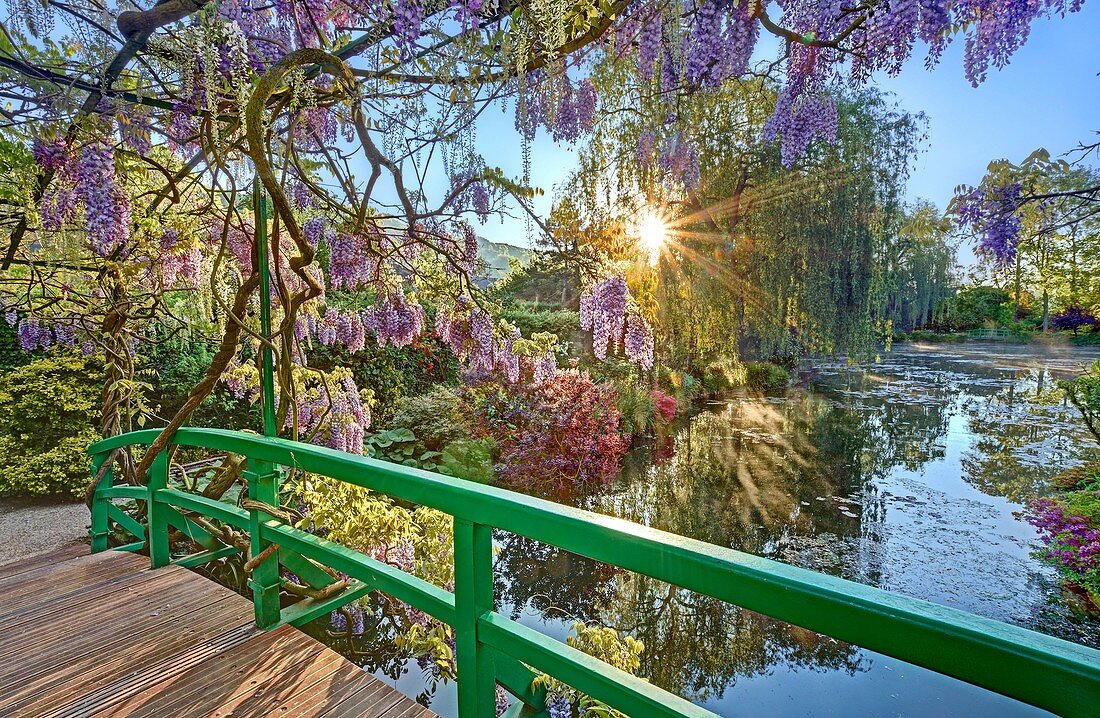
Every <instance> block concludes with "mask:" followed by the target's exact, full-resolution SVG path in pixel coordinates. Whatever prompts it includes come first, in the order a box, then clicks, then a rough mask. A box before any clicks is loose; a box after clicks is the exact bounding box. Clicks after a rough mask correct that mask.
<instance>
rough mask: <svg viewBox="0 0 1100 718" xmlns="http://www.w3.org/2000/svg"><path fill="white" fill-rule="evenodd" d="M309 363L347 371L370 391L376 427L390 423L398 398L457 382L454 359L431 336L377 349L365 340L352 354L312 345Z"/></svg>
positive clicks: (456, 365)
mask: <svg viewBox="0 0 1100 718" xmlns="http://www.w3.org/2000/svg"><path fill="white" fill-rule="evenodd" d="M310 360H311V363H312V364H314V365H315V366H317V367H318V368H319V369H325V370H329V369H332V368H333V367H337V366H344V367H347V368H349V369H351V371H352V375H353V376H354V378H355V384H356V386H358V387H360V388H363V389H370V390H371V391H373V392H374V402H375V403H374V404H373V405H372V406H371V411H372V413H373V415H374V420H375V421H376V422H378V424H379V425H385V424H390V423H391V419H392V418H393V413H394V411H395V409H396V406H397V401H398V400H399V399H401V397H404V396H417V395H419V394H424V393H426V392H429V391H431V390H432V389H433V388H435V387H437V386H448V385H454V384H455V383H457V382H458V359H457V358H456V357H455V355H454V353H453V352H451V350H450V349H448V348H447V347H446V346H444V345H443V343H442V342H440V341H439V340H438V339H436V338H434V337H421V338H420V339H417V340H416V341H415V342H413V343H412V344H410V345H409V346H407V347H400V348H398V347H393V346H389V345H387V346H384V347H379V346H378V344H377V343H376V342H375V341H374V339H373V338H372V337H368V339H367V343H366V346H365V347H364V348H363V349H362V350H361V351H358V352H355V353H354V354H353V353H351V352H349V351H348V350H347V349H345V348H344V347H343V346H340V345H333V346H329V347H325V346H314V348H313V349H312V350H311V351H310Z"/></svg>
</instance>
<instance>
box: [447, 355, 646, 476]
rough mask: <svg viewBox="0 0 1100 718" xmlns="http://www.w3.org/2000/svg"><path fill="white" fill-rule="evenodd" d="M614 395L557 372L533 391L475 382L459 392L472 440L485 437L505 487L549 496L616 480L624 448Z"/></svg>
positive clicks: (583, 379) (570, 373) (578, 374)
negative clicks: (493, 448)
mask: <svg viewBox="0 0 1100 718" xmlns="http://www.w3.org/2000/svg"><path fill="white" fill-rule="evenodd" d="M615 394H616V392H615V388H614V387H613V386H611V385H609V384H596V383H595V382H593V381H592V379H591V378H590V377H589V376H588V374H585V373H582V372H578V371H568V370H561V371H557V372H555V373H554V375H553V376H552V377H551V378H549V379H547V380H546V381H542V382H540V383H537V384H534V383H532V384H524V385H520V386H515V385H512V386H506V385H503V384H501V383H498V382H495V381H487V382H482V383H480V384H475V385H471V386H469V387H467V388H466V389H465V390H464V391H463V402H464V404H466V406H467V408H468V412H467V413H468V415H469V416H470V417H471V421H472V422H473V423H474V427H475V433H477V434H479V435H480V436H488V437H492V438H493V439H494V440H495V441H496V446H497V464H496V470H497V474H498V476H499V477H500V479H501V480H502V481H503V482H505V483H506V484H507V485H509V486H512V487H514V488H520V489H534V490H538V491H543V492H547V493H549V494H551V495H559V494H563V493H567V492H569V491H571V490H573V489H576V488H582V487H585V486H591V485H598V484H605V483H609V482H611V481H613V480H614V479H615V477H616V476H618V473H619V468H620V462H621V460H622V457H623V454H625V453H626V449H627V441H626V440H625V439H624V438H623V437H622V436H621V435H620V434H619V431H618V427H619V423H620V421H621V416H620V413H619V410H618V409H617V408H616V396H615Z"/></svg>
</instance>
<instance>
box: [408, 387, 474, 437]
mask: <svg viewBox="0 0 1100 718" xmlns="http://www.w3.org/2000/svg"><path fill="white" fill-rule="evenodd" d="M390 424H391V425H392V426H395V427H402V428H405V429H409V430H410V431H412V433H414V434H415V435H416V438H418V439H420V441H421V442H423V444H424V446H425V448H428V449H431V450H433V451H439V450H440V449H442V448H443V446H444V444H447V443H449V442H451V441H454V440H455V439H459V438H462V437H466V436H469V435H470V431H469V429H468V428H467V427H466V425H465V424H464V423H463V421H462V417H461V416H460V415H459V412H458V397H457V396H455V393H454V392H453V391H451V390H450V389H448V388H446V387H442V386H437V387H433V388H432V390H431V391H429V392H428V393H427V394H419V395H417V396H406V397H402V398H400V399H398V400H397V402H396V403H395V404H394V408H393V417H392V419H391V420H390Z"/></svg>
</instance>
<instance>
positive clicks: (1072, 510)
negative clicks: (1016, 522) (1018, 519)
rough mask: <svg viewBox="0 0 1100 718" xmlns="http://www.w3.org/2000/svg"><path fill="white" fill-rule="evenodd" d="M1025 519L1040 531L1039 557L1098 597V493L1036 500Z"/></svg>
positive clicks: (1099, 509)
mask: <svg viewBox="0 0 1100 718" xmlns="http://www.w3.org/2000/svg"><path fill="white" fill-rule="evenodd" d="M1026 518H1027V520H1028V522H1029V523H1031V525H1033V526H1035V527H1036V528H1037V529H1039V533H1040V536H1041V537H1042V540H1043V543H1044V544H1045V548H1043V549H1042V550H1041V551H1040V552H1039V557H1040V558H1042V559H1043V560H1044V561H1046V562H1047V563H1049V564H1051V565H1053V566H1054V567H1056V568H1057V569H1058V571H1059V572H1060V573H1061V574H1062V577H1063V578H1064V579H1065V580H1066V581H1069V582H1070V583H1073V584H1076V585H1078V586H1080V587H1081V588H1083V589H1085V590H1086V591H1088V592H1089V594H1091V595H1092V596H1093V597H1100V490H1089V489H1086V490H1082V491H1073V492H1069V493H1067V494H1065V495H1064V496H1062V497H1061V498H1059V499H1045V498H1044V499H1037V500H1035V501H1033V502H1032V503H1031V505H1030V506H1029V507H1028V511H1027V514H1026Z"/></svg>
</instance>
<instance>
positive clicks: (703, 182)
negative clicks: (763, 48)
mask: <svg viewBox="0 0 1100 718" xmlns="http://www.w3.org/2000/svg"><path fill="white" fill-rule="evenodd" d="M595 78H596V80H597V81H598V82H599V83H600V88H601V93H602V94H601V97H604V98H605V101H610V99H611V98H615V100H617V101H618V102H619V103H620V107H621V108H622V111H621V113H620V114H619V115H618V117H619V121H618V122H617V123H614V124H613V125H612V124H611V123H604V124H603V125H601V127H600V128H599V129H598V130H597V132H596V133H595V134H594V136H593V138H592V140H591V141H590V143H589V144H588V145H587V146H586V147H585V149H584V150H583V152H582V153H581V158H580V167H579V169H578V171H577V172H576V173H575V174H574V175H573V176H572V177H571V179H570V181H569V182H568V184H567V185H566V186H565V187H564V188H563V189H562V191H561V192H560V195H561V200H560V202H559V212H558V213H557V214H558V215H568V216H569V222H568V225H569V226H570V227H572V228H574V230H575V228H576V226H577V224H578V222H577V219H576V217H577V216H578V215H579V216H581V217H584V218H586V219H587V220H588V226H589V228H590V229H591V228H597V229H598V228H599V227H612V226H619V227H626V228H627V234H628V235H629V234H630V230H629V228H630V227H631V225H632V224H636V223H637V218H638V217H644V216H648V215H652V214H655V215H657V216H659V217H660V220H661V221H662V222H663V223H665V224H667V225H668V227H669V239H668V241H667V243H666V244H665V245H664V246H663V247H661V248H660V251H659V252H658V251H652V250H654V249H655V248H653V247H648V248H647V247H645V246H643V245H644V242H638V241H637V240H635V243H634V246H633V254H632V255H630V254H629V253H625V252H624V251H623V242H622V238H621V237H619V236H611V235H609V234H608V233H601V232H599V231H591V232H590V233H589V235H587V236H589V237H590V241H589V243H588V245H587V246H583V247H575V246H574V247H569V248H563V247H561V246H557V247H555V249H556V250H558V251H565V250H571V251H576V252H582V253H583V252H585V251H588V252H597V251H599V249H600V248H601V247H602V248H607V249H606V251H607V253H608V254H612V255H614V258H615V259H617V260H619V261H620V262H621V261H623V260H624V258H625V259H629V260H632V269H631V271H630V272H629V275H630V277H631V283H632V285H633V287H632V288H633V289H634V290H635V294H636V295H639V296H643V297H647V298H648V299H649V301H648V302H646V303H645V304H646V305H647V306H648V308H649V311H650V312H651V314H652V315H653V318H654V319H655V323H656V325H657V326H658V327H659V330H660V334H661V339H663V341H661V340H659V341H658V346H661V347H663V351H664V357H663V358H664V360H665V361H666V362H667V363H669V364H673V365H677V366H691V365H694V364H697V363H700V362H706V361H709V360H711V359H713V358H715V357H720V356H737V357H741V358H747V359H755V358H770V357H776V356H789V355H801V354H832V353H850V354H859V353H865V352H866V351H867V350H868V349H869V348H870V347H871V346H872V345H873V343H874V340H875V338H876V335H877V333H878V332H880V331H881V330H882V329H884V328H885V326H886V325H885V322H884V321H883V320H884V318H885V315H884V311H885V305H886V295H887V292H886V279H885V274H884V273H885V269H886V267H885V265H884V261H883V258H884V256H885V254H886V253H885V249H886V247H888V246H889V245H891V244H892V243H896V238H897V236H898V233H899V230H900V229H901V227H902V226H903V224H904V218H905V212H904V204H903V200H904V190H905V183H906V180H907V178H908V174H909V167H910V162H911V160H912V158H913V156H914V155H915V154H916V153H917V152H918V151H919V150H920V146H921V143H922V142H923V138H924V118H923V117H922V116H920V115H911V114H908V113H905V112H903V111H901V110H899V109H898V108H897V107H896V106H894V105H892V104H891V103H890V102H889V101H888V99H887V98H886V97H885V96H883V95H882V94H881V93H878V92H876V91H873V90H866V91H861V92H858V93H851V94H842V95H840V96H838V98H837V99H838V102H837V112H838V117H837V130H836V132H837V134H836V138H835V139H836V141H835V142H829V141H822V140H825V139H828V140H831V139H832V138H831V137H828V138H818V139H817V140H815V141H813V142H812V143H811V144H810V146H809V149H808V150H807V152H806V153H804V155H803V156H801V157H800V158H798V159H797V160H796V161H795V163H794V164H785V161H786V162H788V163H789V161H790V158H789V157H788V158H784V157H783V156H782V153H781V150H780V148H779V147H777V146H776V145H775V144H774V143H768V142H766V138H767V129H768V118H769V116H770V115H771V114H772V111H773V108H774V106H775V103H776V99H777V95H776V92H775V88H774V87H773V86H772V85H771V84H770V83H769V82H767V81H766V80H765V79H753V80H747V81H744V82H740V83H736V84H733V85H730V86H728V87H724V88H723V89H722V90H721V91H719V92H717V93H712V94H705V95H703V94H699V95H689V96H686V97H684V98H681V100H680V101H679V104H678V105H677V113H678V116H679V117H680V119H681V120H684V119H686V120H687V121H686V122H683V123H681V126H683V125H687V126H690V127H692V128H694V129H693V130H692V135H691V137H690V150H691V152H689V151H688V150H687V149H683V150H681V147H685V146H688V141H689V140H688V138H687V137H686V136H683V135H677V136H674V137H673V138H672V139H671V140H665V147H666V149H665V151H664V152H661V153H659V154H658V153H655V152H654V150H653V141H654V139H653V135H652V132H651V130H649V129H647V128H648V127H650V126H652V125H651V122H650V120H649V119H648V117H649V115H650V114H651V113H654V112H659V111H660V105H659V102H660V101H656V102H657V103H658V106H657V107H649V106H648V105H647V102H646V97H645V95H644V93H641V94H639V93H638V92H636V91H635V90H633V89H632V88H631V87H630V82H629V78H628V77H627V76H625V74H624V72H623V71H622V70H621V68H619V67H618V66H616V65H614V64H611V65H607V66H604V67H602V68H599V69H598V70H597V72H596V73H595ZM670 147H671V149H669V148H670ZM578 205H580V207H578ZM569 236H571V237H573V238H575V237H577V236H579V235H578V233H577V232H576V231H572V232H570V233H569ZM647 250H650V251H647ZM647 259H648V260H650V261H646V260H647Z"/></svg>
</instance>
